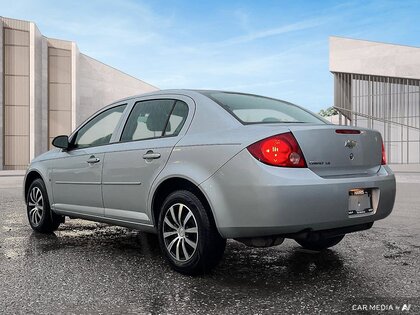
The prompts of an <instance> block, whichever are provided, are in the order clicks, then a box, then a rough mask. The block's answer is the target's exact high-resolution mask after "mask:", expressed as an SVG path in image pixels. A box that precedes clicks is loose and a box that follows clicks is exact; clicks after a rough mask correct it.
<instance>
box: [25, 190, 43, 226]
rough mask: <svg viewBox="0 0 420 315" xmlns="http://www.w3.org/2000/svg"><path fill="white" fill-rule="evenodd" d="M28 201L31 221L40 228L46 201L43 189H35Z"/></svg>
mask: <svg viewBox="0 0 420 315" xmlns="http://www.w3.org/2000/svg"><path fill="white" fill-rule="evenodd" d="M28 199H29V200H28V206H29V220H30V221H31V223H32V225H33V226H38V225H39V223H40V222H41V219H42V216H43V214H44V199H43V197H42V192H41V189H39V188H38V187H33V188H32V190H31V192H30V193H29V198H28Z"/></svg>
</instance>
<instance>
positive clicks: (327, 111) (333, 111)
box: [318, 106, 338, 117]
mask: <svg viewBox="0 0 420 315" xmlns="http://www.w3.org/2000/svg"><path fill="white" fill-rule="evenodd" d="M318 114H319V115H320V116H322V117H330V116H334V115H338V110H336V109H335V108H334V107H332V106H331V107H328V108H327V109H321V110H320V111H319V113H318Z"/></svg>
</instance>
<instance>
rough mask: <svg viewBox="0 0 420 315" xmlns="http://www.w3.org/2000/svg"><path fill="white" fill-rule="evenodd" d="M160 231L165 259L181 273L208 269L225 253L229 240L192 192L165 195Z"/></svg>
mask: <svg viewBox="0 0 420 315" xmlns="http://www.w3.org/2000/svg"><path fill="white" fill-rule="evenodd" d="M158 230H159V243H160V247H161V249H162V251H163V253H164V255H165V258H166V259H167V261H168V262H169V264H170V265H171V267H172V268H173V269H175V270H176V271H178V272H181V273H184V274H188V275H197V274H203V273H206V272H209V271H210V270H211V269H212V268H214V267H215V266H216V265H217V264H218V262H219V261H220V259H221V258H222V256H223V252H224V249H225V246H226V240H225V239H223V238H222V237H221V236H220V235H219V233H218V231H217V229H216V227H215V226H214V223H213V221H212V220H211V217H210V216H209V213H208V212H207V211H206V208H205V206H204V205H203V203H202V202H201V201H200V199H199V198H198V197H197V196H196V195H195V194H194V193H192V192H190V191H187V190H179V191H176V192H173V193H171V194H170V195H169V196H168V197H167V198H166V200H165V202H164V203H163V206H162V208H161V211H160V215H159V225H158Z"/></svg>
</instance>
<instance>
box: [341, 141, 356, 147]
mask: <svg viewBox="0 0 420 315" xmlns="http://www.w3.org/2000/svg"><path fill="white" fill-rule="evenodd" d="M356 145H357V141H356V140H346V142H344V146H345V147H347V148H349V149H353V148H354V147H355V146H356Z"/></svg>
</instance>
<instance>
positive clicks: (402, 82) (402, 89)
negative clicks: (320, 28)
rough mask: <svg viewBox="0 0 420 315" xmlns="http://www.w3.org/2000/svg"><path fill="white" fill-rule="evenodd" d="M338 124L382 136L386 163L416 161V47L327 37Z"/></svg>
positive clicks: (419, 81)
mask: <svg viewBox="0 0 420 315" xmlns="http://www.w3.org/2000/svg"><path fill="white" fill-rule="evenodd" d="M330 71H331V72H332V73H333V75H334V106H335V107H336V108H337V109H338V110H339V112H340V113H341V114H342V115H343V116H344V117H342V118H346V119H342V122H346V123H350V124H351V125H354V126H362V127H368V128H373V129H376V130H378V131H380V132H381V133H382V137H383V139H384V143H385V149H386V152H387V157H388V162H389V163H392V164H418V163H420V48H418V47H409V46H401V45H391V44H385V43H378V42H371V41H365V40H355V39H350V38H340V37H330Z"/></svg>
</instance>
